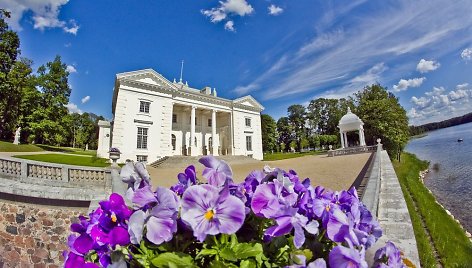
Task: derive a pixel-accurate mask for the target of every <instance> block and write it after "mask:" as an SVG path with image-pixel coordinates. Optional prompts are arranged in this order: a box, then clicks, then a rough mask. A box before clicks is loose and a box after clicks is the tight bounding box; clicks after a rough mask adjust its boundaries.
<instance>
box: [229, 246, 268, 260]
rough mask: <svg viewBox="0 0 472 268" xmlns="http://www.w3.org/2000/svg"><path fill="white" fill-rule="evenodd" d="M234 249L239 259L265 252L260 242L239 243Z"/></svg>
mask: <svg viewBox="0 0 472 268" xmlns="http://www.w3.org/2000/svg"><path fill="white" fill-rule="evenodd" d="M233 251H234V253H235V254H236V256H237V257H238V258H239V259H247V258H250V257H256V256H258V255H259V254H262V253H263V249H262V245H261V244H259V243H254V244H250V243H239V244H237V245H236V246H234V248H233Z"/></svg>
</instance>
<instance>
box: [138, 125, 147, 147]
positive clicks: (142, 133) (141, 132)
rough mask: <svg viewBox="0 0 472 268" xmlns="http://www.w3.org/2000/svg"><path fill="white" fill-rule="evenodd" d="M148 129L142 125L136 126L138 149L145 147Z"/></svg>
mask: <svg viewBox="0 0 472 268" xmlns="http://www.w3.org/2000/svg"><path fill="white" fill-rule="evenodd" d="M147 139H148V129H147V128H144V127H138V143H137V148H138V149H147Z"/></svg>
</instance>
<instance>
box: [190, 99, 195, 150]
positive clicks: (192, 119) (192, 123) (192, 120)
mask: <svg viewBox="0 0 472 268" xmlns="http://www.w3.org/2000/svg"><path fill="white" fill-rule="evenodd" d="M195 109H196V107H195V106H192V114H191V117H190V144H189V148H190V155H191V156H196V155H197V148H196V147H195Z"/></svg>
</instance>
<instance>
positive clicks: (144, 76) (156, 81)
mask: <svg viewBox="0 0 472 268" xmlns="http://www.w3.org/2000/svg"><path fill="white" fill-rule="evenodd" d="M116 79H118V80H121V79H128V80H133V81H139V82H142V83H146V84H151V85H155V86H161V87H165V86H167V87H171V88H175V86H174V84H173V83H172V82H170V81H169V80H167V79H166V78H165V77H164V76H162V75H161V74H160V73H158V72H156V71H154V70H153V69H144V70H139V71H133V72H126V73H119V74H117V75H116Z"/></svg>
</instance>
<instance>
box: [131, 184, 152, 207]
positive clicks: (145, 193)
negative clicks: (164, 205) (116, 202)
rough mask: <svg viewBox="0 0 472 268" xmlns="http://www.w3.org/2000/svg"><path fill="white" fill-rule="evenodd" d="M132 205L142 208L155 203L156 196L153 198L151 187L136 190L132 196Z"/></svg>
mask: <svg viewBox="0 0 472 268" xmlns="http://www.w3.org/2000/svg"><path fill="white" fill-rule="evenodd" d="M132 201H133V203H135V204H136V205H138V207H140V208H141V207H144V206H145V205H147V204H150V203H152V202H156V201H157V199H156V196H154V193H153V192H152V189H151V186H150V185H148V186H145V187H143V188H141V189H137V190H136V191H135V192H134V195H133V200H132Z"/></svg>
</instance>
